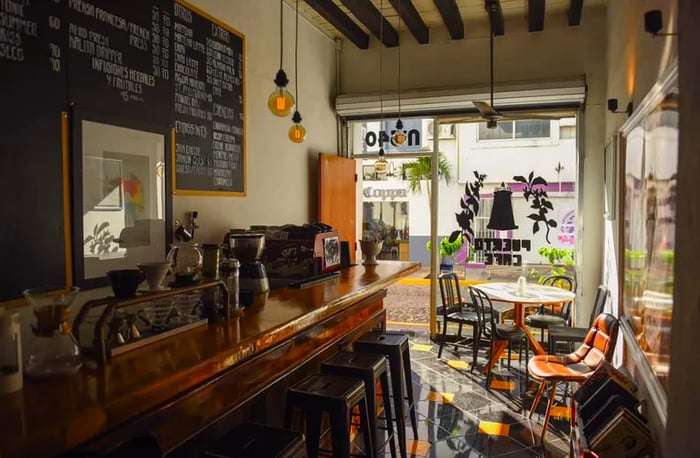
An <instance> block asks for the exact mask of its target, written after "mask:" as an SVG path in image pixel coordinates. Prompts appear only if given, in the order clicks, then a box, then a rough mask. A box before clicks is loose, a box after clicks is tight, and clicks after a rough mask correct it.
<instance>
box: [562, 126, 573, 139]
mask: <svg viewBox="0 0 700 458" xmlns="http://www.w3.org/2000/svg"><path fill="white" fill-rule="evenodd" d="M559 138H560V139H562V140H566V139H571V138H576V126H561V127H559Z"/></svg>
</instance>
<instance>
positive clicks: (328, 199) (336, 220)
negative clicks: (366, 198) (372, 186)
mask: <svg viewBox="0 0 700 458" xmlns="http://www.w3.org/2000/svg"><path fill="white" fill-rule="evenodd" d="M356 186H357V175H356V173H355V160H354V159H348V158H345V157H340V156H333V155H330V154H323V153H319V155H318V215H319V216H318V218H319V221H320V222H322V223H325V224H329V225H331V226H333V228H334V229H337V230H338V231H340V240H341V241H347V242H349V244H350V262H351V263H353V264H354V263H355V251H356V246H357V237H356V234H355V228H356V217H355V215H356V213H357V211H356V208H355V201H356V193H357V190H356Z"/></svg>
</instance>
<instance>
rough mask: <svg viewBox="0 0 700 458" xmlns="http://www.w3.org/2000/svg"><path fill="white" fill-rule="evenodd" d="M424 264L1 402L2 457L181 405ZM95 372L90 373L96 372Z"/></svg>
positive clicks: (380, 273)
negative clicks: (182, 398) (178, 401)
mask: <svg viewBox="0 0 700 458" xmlns="http://www.w3.org/2000/svg"><path fill="white" fill-rule="evenodd" d="M419 267H420V264H418V263H410V262H396V261H386V262H385V261H380V262H379V265H377V266H362V265H358V266H353V267H350V268H347V269H343V270H342V271H341V275H340V277H336V278H333V279H330V280H327V281H324V282H321V283H318V284H315V285H313V286H310V287H308V288H303V289H295V288H282V289H278V290H274V291H272V292H271V293H270V295H269V296H268V298H267V300H266V302H265V304H264V305H256V306H251V307H247V308H245V309H244V315H243V316H241V317H234V318H232V319H230V320H229V321H227V322H220V323H213V324H210V325H208V326H205V327H201V328H197V329H193V330H191V331H188V332H185V333H182V334H180V335H177V336H174V337H172V338H168V339H165V340H163V341H161V342H158V343H155V344H152V345H149V346H147V347H144V348H141V349H138V350H134V351H132V352H129V353H126V354H124V355H120V356H117V357H115V358H114V359H112V360H111V361H110V362H109V363H107V364H106V365H104V366H100V367H88V366H89V365H87V364H86V365H84V366H83V368H82V369H81V370H80V372H79V373H78V374H76V375H74V376H70V377H66V378H60V379H51V380H35V379H29V378H26V377H25V381H24V389H23V390H22V391H19V392H17V393H14V394H10V395H4V396H0V425H1V426H0V457H2V458H5V457H13V456H44V455H54V454H59V453H62V452H65V451H68V450H70V449H72V448H75V447H76V446H79V445H80V444H82V443H85V442H86V441H89V440H90V439H92V438H94V437H97V436H99V435H101V434H104V433H106V432H108V431H110V430H112V429H114V428H117V427H119V426H120V425H122V424H125V423H126V422H128V421H129V420H130V419H132V418H134V417H136V416H139V415H142V414H145V413H147V412H148V411H150V410H153V409H155V408H157V407H158V406H160V405H162V404H164V403H167V402H169V401H170V400H172V399H175V398H176V397H177V396H178V395H180V394H182V393H185V392H187V391H188V390H191V389H193V388H195V387H197V386H198V385H199V384H201V383H202V382H204V381H206V380H208V379H211V378H212V377H215V376H216V375H217V374H220V373H222V372H224V371H226V370H228V369H230V368H233V367H234V366H236V365H237V364H239V363H241V362H242V361H245V360H248V359H250V358H251V357H253V356H255V355H257V354H260V353H261V352H263V351H265V350H266V349H269V348H271V347H273V346H275V345H277V344H279V343H281V342H283V341H284V340H285V339H288V338H289V337H290V336H292V335H294V334H296V333H298V332H299V331H301V330H303V329H306V328H308V327H310V326H313V325H314V324H316V323H319V322H321V321H323V320H324V319H326V318H328V317H330V316H333V315H335V314H336V313H339V312H341V311H343V310H345V309H347V308H348V307H351V306H352V305H353V304H355V303H357V302H358V301H361V300H363V299H365V298H368V297H370V296H371V295H373V294H376V293H377V292H380V291H381V290H383V289H385V288H386V287H388V286H389V285H391V284H392V283H394V282H395V281H396V280H398V279H399V278H401V277H403V276H406V275H408V274H410V273H411V272H414V271H415V270H417V269H418V268H419ZM90 366H91V365H90Z"/></svg>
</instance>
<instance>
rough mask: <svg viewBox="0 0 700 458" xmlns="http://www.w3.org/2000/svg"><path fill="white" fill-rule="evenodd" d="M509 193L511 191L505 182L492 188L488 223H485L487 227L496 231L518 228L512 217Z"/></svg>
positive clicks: (511, 203)
mask: <svg viewBox="0 0 700 458" xmlns="http://www.w3.org/2000/svg"><path fill="white" fill-rule="evenodd" d="M511 194H513V193H512V192H511V191H510V188H508V187H507V186H506V184H505V183H501V187H500V188H496V189H495V190H494V192H493V208H492V209H491V216H490V217H489V223H488V224H487V225H486V227H487V228H489V229H494V230H497V231H512V230H514V229H517V228H518V226H516V225H515V220H514V218H513V202H512V199H511Z"/></svg>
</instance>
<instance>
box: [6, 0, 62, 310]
mask: <svg viewBox="0 0 700 458" xmlns="http://www.w3.org/2000/svg"><path fill="white" fill-rule="evenodd" d="M61 10H62V7H61V5H57V4H56V3H54V2H53V1H50V2H49V1H46V2H39V1H34V2H31V3H30V2H28V1H0V101H1V105H2V110H0V173H1V174H2V175H1V179H0V208H2V215H3V216H2V217H3V219H4V222H3V223H2V224H0V272H1V273H2V276H1V278H2V280H1V281H0V301H4V300H8V299H13V298H17V297H20V296H21V293H22V290H23V289H24V288H27V287H30V286H35V285H51V284H55V285H65V284H66V271H67V269H66V253H65V250H64V247H65V244H64V235H65V232H64V211H63V196H62V193H61V190H62V179H63V174H62V167H63V160H62V154H61V153H62V151H61V111H62V110H63V109H64V106H65V104H66V72H65V68H66V67H65V54H64V45H65V35H64V34H62V31H61V24H60V17H61V14H62V11H61Z"/></svg>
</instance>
